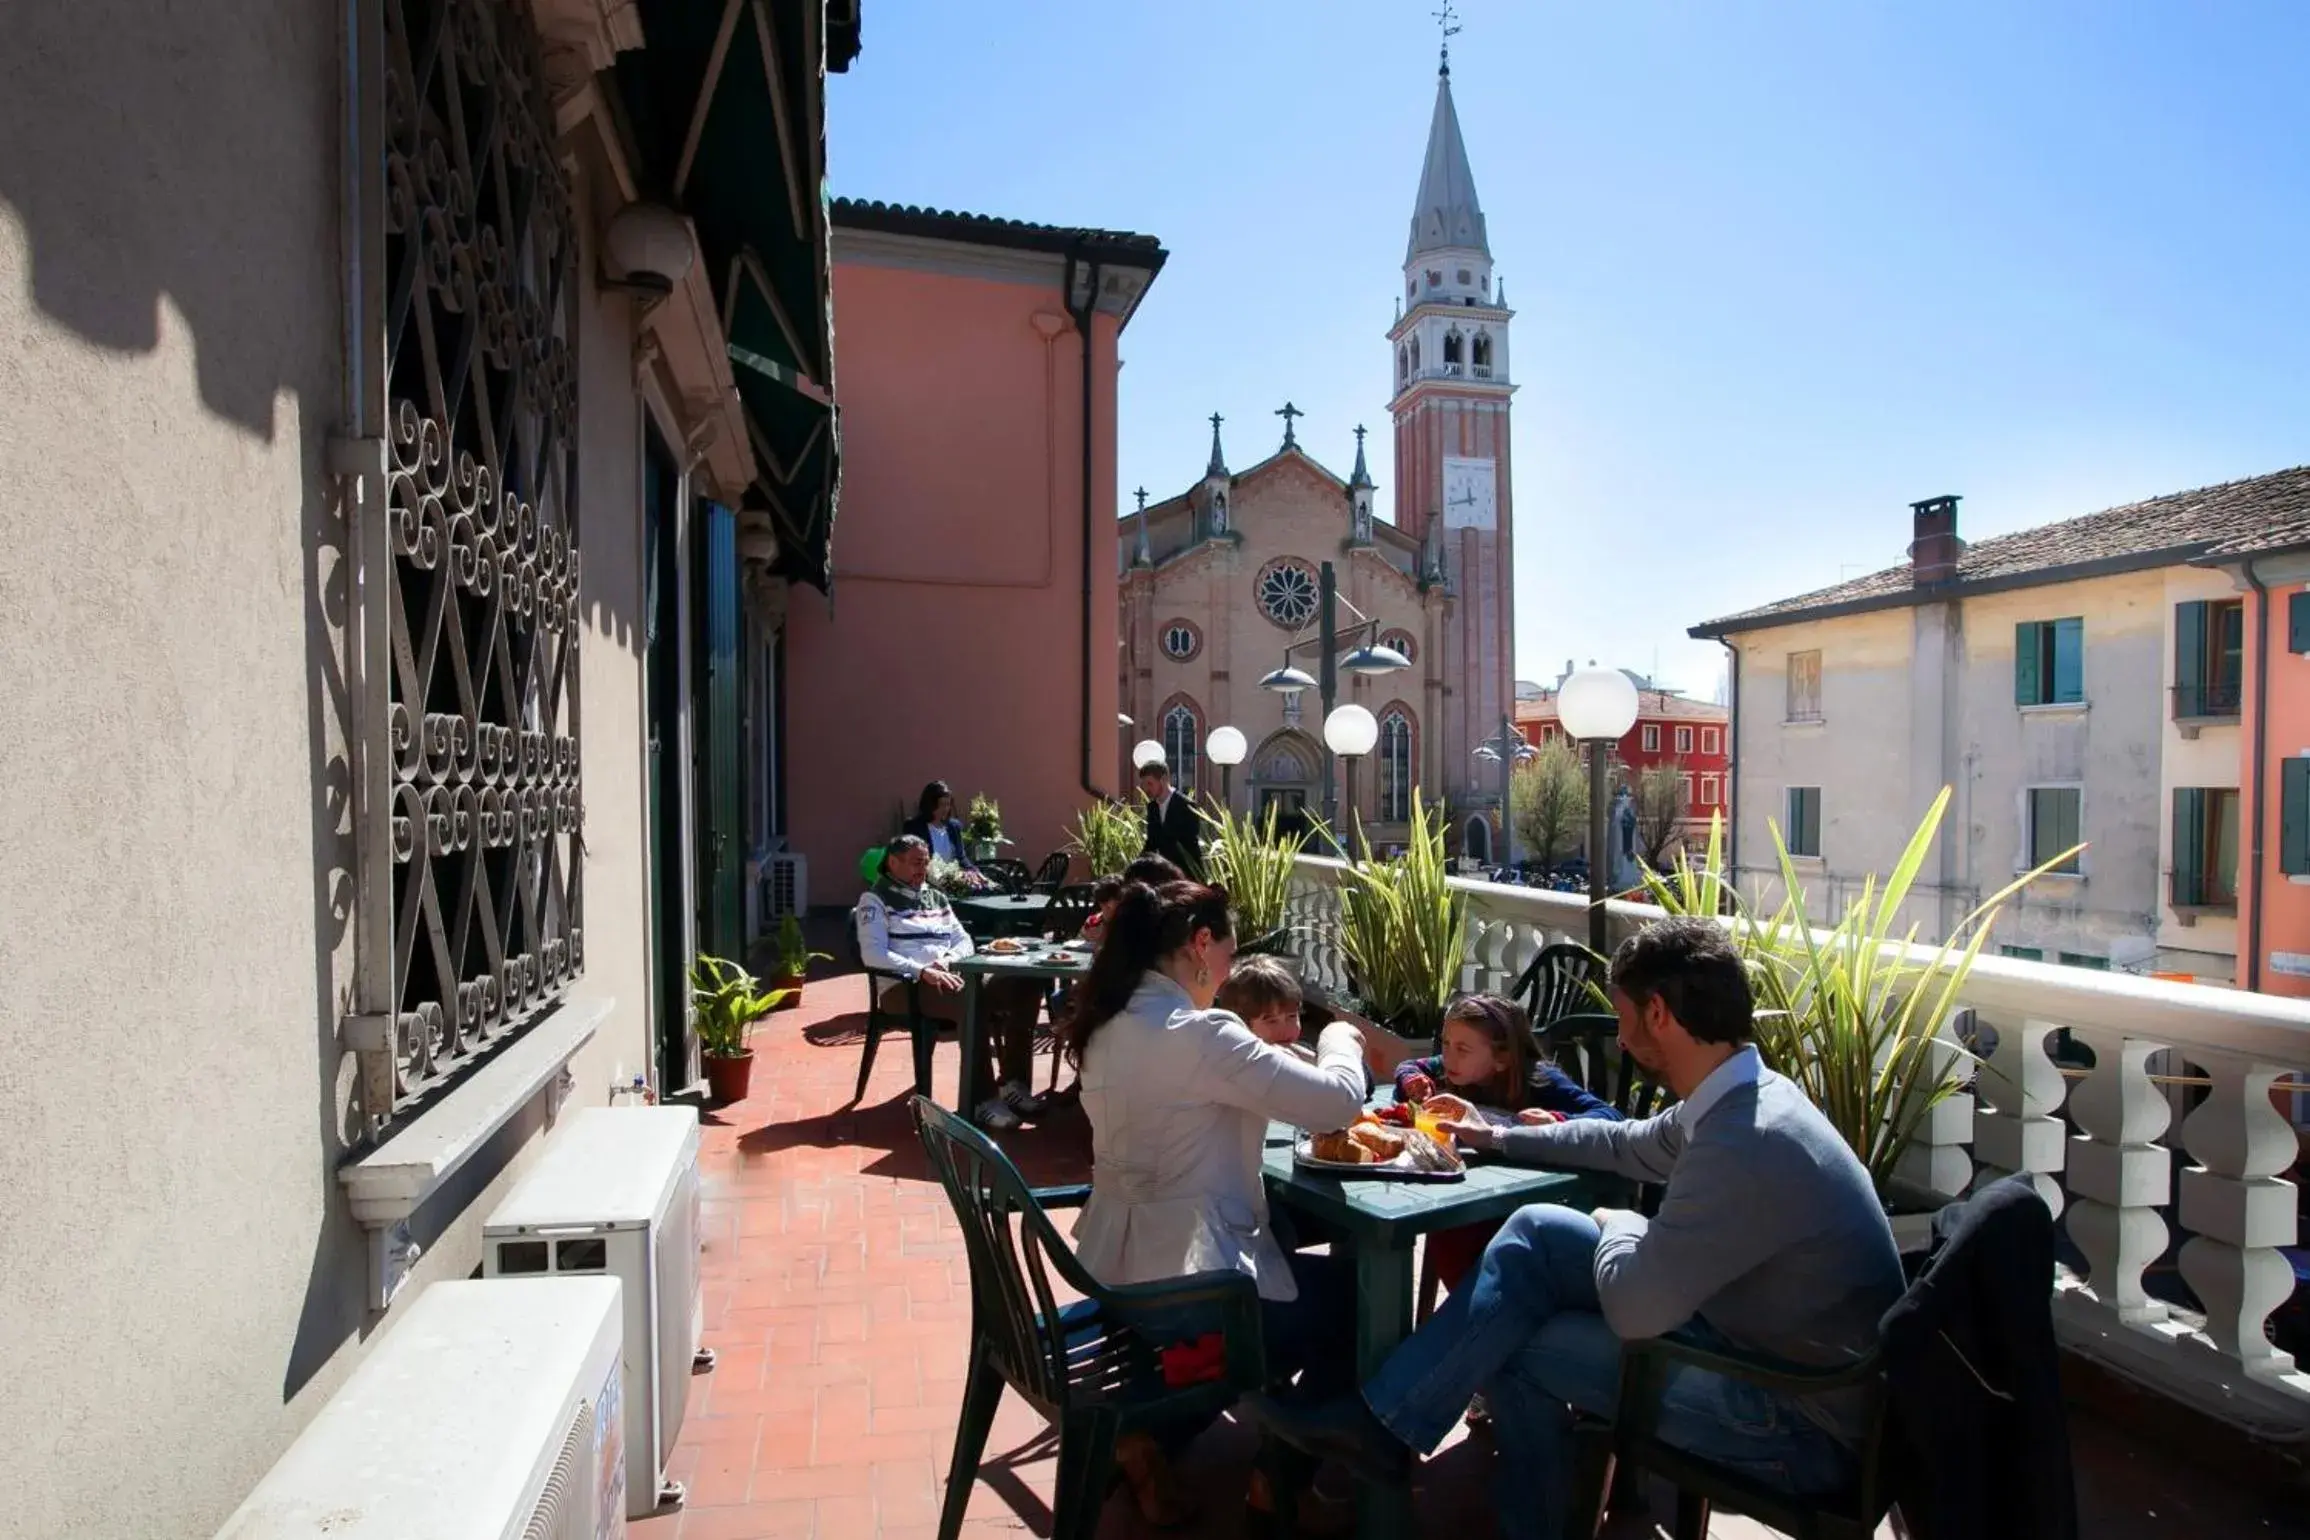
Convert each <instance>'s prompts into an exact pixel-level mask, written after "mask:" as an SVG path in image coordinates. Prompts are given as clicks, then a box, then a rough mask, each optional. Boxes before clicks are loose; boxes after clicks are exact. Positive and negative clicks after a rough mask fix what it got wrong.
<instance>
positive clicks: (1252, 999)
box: [1212, 957, 1300, 1022]
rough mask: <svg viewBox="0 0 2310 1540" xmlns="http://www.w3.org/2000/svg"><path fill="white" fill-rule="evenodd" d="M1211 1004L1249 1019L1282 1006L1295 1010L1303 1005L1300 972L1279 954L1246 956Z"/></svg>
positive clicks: (1229, 975) (1220, 988)
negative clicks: (1298, 973)
mask: <svg viewBox="0 0 2310 1540" xmlns="http://www.w3.org/2000/svg"><path fill="white" fill-rule="evenodd" d="M1212 1004H1214V1005H1216V1006H1218V1007H1219V1008H1220V1009H1221V1010H1223V1011H1233V1012H1234V1013H1235V1014H1236V1015H1237V1016H1239V1017H1241V1018H1242V1019H1243V1020H1245V1021H1247V1022H1248V1021H1256V1020H1257V1019H1258V1018H1260V1017H1262V1016H1264V1015H1266V1014H1267V1013H1268V1012H1269V1011H1272V1010H1275V1009H1276V1008H1277V1007H1279V1006H1280V1007H1282V1008H1284V1009H1287V1010H1294V1011H1296V1010H1298V1009H1299V1006H1300V990H1299V976H1298V975H1297V974H1295V973H1293V972H1292V971H1291V969H1290V967H1289V966H1287V965H1286V964H1285V963H1284V962H1283V961H1282V960H1281V959H1279V958H1274V957H1246V958H1243V959H1241V960H1240V961H1238V962H1237V963H1236V965H1235V967H1234V968H1233V969H1232V970H1231V971H1230V972H1229V973H1228V975H1227V982H1226V983H1224V984H1222V985H1220V986H1219V995H1218V997H1217V998H1216V999H1215V1000H1213V1001H1212Z"/></svg>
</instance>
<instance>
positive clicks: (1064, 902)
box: [1042, 882, 1099, 941]
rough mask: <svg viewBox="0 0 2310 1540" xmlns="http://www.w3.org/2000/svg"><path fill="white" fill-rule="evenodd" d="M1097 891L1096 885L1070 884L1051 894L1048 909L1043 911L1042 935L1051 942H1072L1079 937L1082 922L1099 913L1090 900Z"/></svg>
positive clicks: (1081, 930)
mask: <svg viewBox="0 0 2310 1540" xmlns="http://www.w3.org/2000/svg"><path fill="white" fill-rule="evenodd" d="M1097 891H1098V884H1096V883H1090V882H1070V883H1068V884H1067V885H1066V886H1065V887H1063V888H1060V889H1059V890H1058V891H1057V892H1055V893H1053V894H1052V895H1051V902H1050V905H1049V907H1047V908H1045V909H1044V910H1043V920H1042V930H1043V934H1044V935H1046V936H1048V937H1050V938H1051V939H1052V940H1053V941H1072V940H1074V939H1075V938H1076V937H1077V936H1080V935H1081V934H1082V933H1083V925H1084V922H1085V921H1087V920H1089V919H1090V918H1091V916H1092V915H1094V914H1096V913H1098V911H1099V906H1098V905H1097V904H1096V903H1094V902H1093V901H1092V898H1091V895H1092V894H1093V893H1096V892H1097Z"/></svg>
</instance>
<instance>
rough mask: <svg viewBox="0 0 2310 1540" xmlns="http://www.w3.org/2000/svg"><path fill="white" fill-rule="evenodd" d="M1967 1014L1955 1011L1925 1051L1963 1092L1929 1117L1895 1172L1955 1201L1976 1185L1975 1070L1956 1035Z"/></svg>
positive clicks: (1940, 1072) (1953, 1093)
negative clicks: (1974, 1168) (1974, 1170)
mask: <svg viewBox="0 0 2310 1540" xmlns="http://www.w3.org/2000/svg"><path fill="white" fill-rule="evenodd" d="M1966 1014H1967V1013H1966V1012H1965V1011H1963V1010H1962V1009H1960V1010H1954V1011H1951V1012H1950V1013H1949V1015H1948V1016H1947V1018H1946V1019H1944V1020H1943V1021H1942V1023H1941V1027H1940V1030H1939V1031H1937V1032H1935V1033H1934V1034H1933V1038H1934V1041H1933V1043H1932V1045H1931V1046H1930V1047H1929V1048H1928V1049H1927V1050H1926V1051H1927V1053H1928V1054H1929V1055H1930V1056H1931V1064H1932V1072H1933V1073H1934V1074H1936V1075H1944V1076H1947V1077H1949V1078H1950V1079H1952V1080H1955V1081H1957V1082H1958V1086H1959V1088H1958V1089H1957V1090H1954V1091H1951V1092H1950V1093H1949V1094H1948V1095H1947V1096H1946V1097H1944V1098H1942V1100H1941V1101H1940V1102H1938V1103H1937V1104H1936V1105H1935V1106H1934V1108H1933V1110H1932V1111H1931V1112H1928V1113H1927V1114H1926V1115H1925V1121H1924V1123H1923V1124H1921V1125H1920V1126H1919V1127H1918V1130H1917V1137H1916V1139H1915V1140H1914V1141H1912V1142H1911V1144H1910V1146H1909V1148H1908V1150H1907V1151H1906V1152H1904V1153H1903V1154H1902V1156H1901V1163H1900V1165H1899V1167H1898V1168H1897V1170H1896V1171H1895V1173H1894V1174H1895V1175H1896V1176H1898V1177H1899V1178H1900V1179H1901V1180H1902V1181H1903V1182H1906V1183H1908V1184H1909V1185H1910V1186H1912V1187H1917V1188H1921V1189H1923V1190H1924V1191H1927V1192H1936V1193H1943V1194H1946V1195H1948V1196H1951V1197H1954V1196H1956V1195H1957V1194H1959V1193H1961V1192H1963V1191H1964V1190H1965V1189H1966V1187H1967V1186H1968V1185H1969V1184H1970V1183H1971V1182H1972V1180H1973V1154H1972V1151H1971V1150H1970V1149H1969V1148H1968V1146H1970V1145H1971V1144H1972V1143H1973V1128H1974V1117H1975V1111H1976V1109H1975V1107H1974V1100H1973V1090H1972V1086H1973V1078H1974V1065H1973V1059H1972V1056H1971V1055H1970V1054H1968V1053H1966V1051H1965V1049H1964V1047H1963V1045H1962V1044H1961V1042H1960V1041H1959V1037H1958V1031H1957V1025H1958V1022H1959V1021H1960V1020H1962V1019H1963V1018H1964V1017H1965V1015H1966Z"/></svg>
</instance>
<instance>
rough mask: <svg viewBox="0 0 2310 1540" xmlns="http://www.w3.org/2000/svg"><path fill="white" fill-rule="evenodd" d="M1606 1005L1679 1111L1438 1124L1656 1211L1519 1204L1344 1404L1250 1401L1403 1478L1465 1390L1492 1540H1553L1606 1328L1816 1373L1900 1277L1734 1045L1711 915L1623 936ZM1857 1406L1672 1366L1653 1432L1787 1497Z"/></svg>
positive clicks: (1842, 1157) (1851, 1353)
mask: <svg viewBox="0 0 2310 1540" xmlns="http://www.w3.org/2000/svg"><path fill="white" fill-rule="evenodd" d="M1612 1003H1613V1009H1614V1010H1615V1012H1617V1013H1618V1015H1619V1017H1620V1041H1621V1044H1622V1046H1623V1047H1624V1048H1625V1049H1626V1050H1627V1052H1628V1053H1629V1054H1630V1055H1632V1056H1633V1057H1634V1058H1635V1060H1636V1062H1637V1063H1638V1064H1640V1065H1642V1066H1643V1067H1644V1069H1645V1071H1646V1072H1647V1073H1648V1074H1650V1075H1652V1076H1653V1077H1654V1078H1655V1079H1657V1080H1659V1081H1661V1082H1662V1083H1663V1084H1665V1085H1666V1086H1667V1087H1668V1088H1669V1090H1670V1091H1671V1092H1672V1093H1673V1094H1675V1095H1676V1096H1677V1097H1678V1098H1679V1100H1678V1101H1677V1103H1676V1105H1674V1106H1671V1107H1670V1108H1669V1109H1668V1110H1667V1111H1666V1112H1663V1113H1661V1114H1660V1115H1659V1116H1657V1117H1653V1118H1648V1119H1646V1120H1644V1121H1642V1122H1636V1123H1611V1122H1597V1121H1589V1120H1580V1121H1575V1122H1569V1123H1553V1124H1546V1125H1542V1126H1539V1127H1516V1128H1506V1129H1492V1128H1490V1127H1488V1126H1485V1125H1480V1124H1470V1125H1461V1126H1458V1127H1455V1128H1454V1130H1453V1132H1454V1133H1455V1134H1457V1135H1458V1136H1459V1137H1460V1138H1461V1139H1462V1140H1463V1141H1465V1142H1466V1143H1468V1144H1471V1145H1474V1146H1476V1147H1477V1148H1490V1149H1496V1150H1498V1151H1499V1152H1500V1153H1501V1154H1503V1155H1505V1156H1507V1157H1508V1158H1510V1159H1512V1160H1516V1161H1519V1162H1529V1163H1531V1164H1535V1165H1553V1166H1569V1167H1576V1168H1580V1169H1585V1170H1596V1171H1611V1172H1616V1173H1618V1174H1620V1175H1622V1176H1627V1177H1632V1178H1635V1179H1636V1180H1639V1181H1643V1182H1665V1183H1666V1184H1667V1190H1666V1191H1665V1193H1664V1194H1663V1196H1662V1199H1661V1204H1660V1212H1659V1215H1658V1216H1657V1217H1656V1218H1653V1219H1651V1220H1646V1219H1644V1218H1643V1217H1642V1216H1640V1215H1637V1214H1632V1213H1627V1212H1624V1211H1622V1210H1617V1209H1598V1210H1597V1211H1596V1212H1595V1213H1593V1214H1581V1213H1577V1212H1575V1211H1573V1210H1571V1209H1568V1208H1563V1207H1561V1206H1556V1205H1550V1204H1535V1205H1533V1206H1532V1207H1530V1208H1526V1209H1524V1210H1522V1211H1520V1212H1519V1213H1517V1214H1516V1215H1515V1216H1514V1217H1513V1218H1511V1219H1510V1220H1509V1221H1508V1223H1507V1224H1506V1225H1504V1226H1503V1227H1502V1228H1501V1230H1500V1233H1499V1234H1498V1235H1497V1236H1496V1237H1495V1238H1494V1239H1493V1241H1492V1243H1491V1245H1490V1246H1489V1247H1488V1248H1486V1250H1485V1253H1484V1258H1483V1261H1482V1262H1481V1263H1479V1264H1478V1266H1477V1268H1476V1271H1475V1272H1474V1273H1473V1274H1471V1275H1470V1276H1469V1277H1468V1279H1467V1280H1466V1281H1465V1282H1463V1283H1462V1285H1461V1286H1460V1287H1459V1288H1458V1289H1456V1290H1454V1291H1453V1293H1452V1295H1451V1297H1450V1299H1448V1300H1447V1301H1446V1302H1445V1304H1444V1306H1443V1308H1442V1309H1440V1310H1438V1311H1437V1312H1436V1314H1435V1315H1434V1316H1432V1317H1430V1318H1429V1320H1428V1322H1427V1324H1426V1325H1424V1326H1422V1327H1421V1328H1420V1329H1419V1330H1418V1331H1417V1332H1415V1333H1414V1334H1413V1335H1412V1337H1411V1339H1410V1340H1409V1341H1407V1342H1405V1343H1404V1345H1403V1346H1402V1347H1400V1348H1398V1349H1397V1350H1396V1351H1395V1353H1394V1354H1393V1355H1391V1356H1390V1357H1389V1359H1388V1361H1387V1362H1386V1363H1385V1364H1383V1365H1382V1366H1381V1368H1380V1372H1379V1373H1378V1374H1376V1375H1374V1376H1373V1377H1372V1378H1371V1380H1370V1381H1368V1382H1367V1383H1366V1384H1365V1385H1364V1387H1363V1392H1362V1394H1361V1396H1360V1397H1343V1398H1340V1399H1337V1400H1334V1401H1330V1402H1325V1403H1319V1404H1315V1405H1291V1404H1288V1403H1277V1402H1264V1403H1260V1404H1259V1405H1258V1406H1257V1407H1256V1408H1255V1410H1257V1411H1259V1412H1260V1413H1261V1415H1263V1416H1264V1417H1265V1419H1266V1420H1267V1421H1268V1423H1269V1425H1270V1426H1271V1427H1272V1428H1273V1429H1274V1430H1275V1431H1276V1432H1277V1433H1278V1434H1280V1435H1281V1436H1282V1437H1284V1438H1285V1439H1287V1440H1289V1441H1291V1442H1292V1443H1295V1444H1298V1445H1300V1446H1301V1447H1302V1448H1305V1449H1308V1450H1310V1451H1312V1452H1314V1453H1318V1454H1325V1455H1333V1456H1337V1457H1340V1458H1343V1459H1345V1460H1347V1461H1348V1462H1350V1463H1351V1464H1354V1465H1357V1466H1359V1467H1361V1468H1363V1469H1365V1470H1366V1471H1373V1470H1380V1471H1388V1472H1399V1473H1400V1472H1401V1471H1403V1470H1404V1469H1405V1468H1406V1467H1408V1465H1409V1463H1410V1461H1411V1457H1412V1456H1413V1455H1414V1454H1415V1453H1418V1454H1425V1453H1427V1452H1429V1451H1430V1450H1433V1449H1434V1448H1435V1447H1436V1446H1437V1445H1438V1444H1440V1443H1441V1442H1443V1439H1444V1436H1445V1434H1446V1433H1448V1432H1449V1431H1450V1430H1451V1428H1452V1425H1453V1424H1454V1423H1455V1422H1456V1421H1457V1420H1458V1419H1459V1416H1460V1413H1461V1412H1462V1410H1463V1409H1465V1408H1466V1406H1467V1405H1468V1401H1469V1398H1470V1397H1471V1396H1473V1395H1474V1394H1476V1393H1477V1392H1479V1391H1481V1392H1482V1393H1483V1394H1484V1396H1485V1398H1486V1400H1487V1401H1488V1402H1489V1404H1490V1406H1491V1409H1492V1416H1493V1421H1494V1429H1495V1435H1496V1441H1497V1444H1498V1456H1499V1464H1498V1472H1499V1475H1498V1492H1499V1497H1498V1501H1499V1518H1500V1529H1501V1533H1502V1534H1503V1535H1504V1536H1508V1537H1510V1540H1555V1537H1557V1536H1559V1535H1561V1534H1563V1533H1564V1530H1565V1523H1566V1514H1565V1511H1564V1509H1565V1505H1566V1503H1567V1502H1568V1501H1569V1500H1570V1493H1571V1475H1570V1469H1569V1455H1570V1440H1569V1439H1568V1438H1567V1437H1566V1430H1567V1427H1568V1425H1569V1418H1570V1410H1571V1409H1574V1408H1577V1409H1579V1410H1582V1411H1587V1412H1593V1413H1599V1414H1609V1413H1610V1412H1611V1411H1612V1409H1613V1406H1614V1402H1615V1398H1616V1396H1617V1394H1618V1388H1619V1367H1620V1344H1621V1342H1622V1341H1623V1340H1625V1339H1629V1338H1638V1337H1654V1336H1660V1335H1663V1334H1665V1333H1669V1332H1676V1333H1678V1334H1680V1335H1683V1336H1688V1337H1692V1338H1695V1339H1697V1340H1700V1341H1702V1342H1706V1343H1710V1344H1713V1345H1718V1346H1731V1347H1733V1348H1737V1349H1740V1350H1742V1351H1745V1352H1751V1353H1762V1354H1766V1355H1770V1356H1771V1357H1774V1358H1778V1359H1782V1360H1785V1361H1787V1362H1790V1363H1793V1364H1800V1365H1806V1366H1813V1367H1828V1366H1833V1365H1837V1364H1841V1363H1845V1362H1849V1361H1850V1360H1851V1359H1853V1358H1855V1357H1857V1356H1859V1355H1861V1354H1864V1353H1866V1352H1868V1351H1869V1349H1870V1348H1871V1347H1872V1346H1874V1345H1875V1342H1876V1337H1877V1322H1878V1319H1879V1318H1880V1317H1881V1316H1882V1315H1883V1314H1884V1312H1885V1311H1886V1309H1887V1308H1888V1307H1889V1306H1891V1305H1892V1303H1893V1301H1894V1300H1895V1299H1897V1298H1899V1296H1900V1293H1901V1288H1902V1277H1901V1260H1900V1256H1899V1254H1898V1252H1897V1251H1896V1250H1895V1249H1894V1245H1893V1235H1892V1231H1891V1229H1890V1227H1889V1226H1888V1225H1887V1224H1886V1222H1885V1214H1884V1210H1883V1208H1882V1207H1881V1206H1880V1205H1879V1203H1878V1201H1877V1196H1876V1192H1875V1189H1874V1188H1873V1187H1872V1185H1871V1184H1870V1181H1869V1175H1868V1172H1867V1171H1866V1170H1864V1169H1863V1167H1862V1165H1861V1163H1860V1162H1859V1161H1858V1160H1856V1159H1855V1158H1854V1157H1853V1153H1852V1151H1851V1150H1850V1149H1848V1148H1847V1147H1846V1145H1845V1143H1844V1141H1843V1140H1842V1139H1841V1138H1840V1137H1838V1135H1837V1132H1836V1130H1835V1129H1834V1128H1832V1127H1830V1125H1829V1123H1828V1120H1827V1119H1825V1118H1823V1117H1822V1116H1821V1114H1820V1112H1819V1111H1818V1109H1816V1108H1815V1107H1814V1106H1813V1105H1812V1103H1811V1102H1809V1101H1808V1100H1806V1098H1805V1095H1804V1093H1803V1092H1802V1091H1800V1090H1798V1089H1797V1087H1796V1086H1795V1085H1793V1084H1792V1083H1790V1082H1789V1081H1787V1080H1784V1079H1783V1078H1781V1077H1780V1076H1779V1075H1776V1074H1773V1073H1772V1072H1771V1071H1769V1070H1767V1069H1765V1068H1764V1067H1763V1065H1762V1063H1761V1062H1760V1061H1759V1059H1758V1056H1757V1051H1756V1049H1755V1047H1754V1046H1753V1045H1752V1044H1751V1043H1750V1041H1749V1037H1750V1027H1751V1017H1752V1012H1753V1005H1752V1001H1751V997H1750V993H1749V985H1748V978H1747V976H1746V974H1745V973H1744V972H1743V971H1742V967H1741V960H1740V956H1739V954H1738V952H1737V951H1735V949H1734V947H1733V944H1732V940H1731V937H1730V936H1728V935H1727V934H1726V932H1725V931H1724V930H1723V928H1722V927H1720V926H1718V925H1716V924H1714V923H1712V922H1711V921H1708V920H1705V919H1698V918H1675V919H1669V920H1664V921H1661V922H1660V923H1659V924H1656V925H1654V926H1652V927H1651V928H1650V929H1649V930H1646V931H1645V932H1644V933H1643V934H1641V935H1638V936H1633V937H1631V938H1630V939H1629V940H1628V941H1626V942H1625V943H1623V944H1622V946H1621V948H1620V950H1619V952H1618V953H1617V954H1616V955H1615V956H1614V958H1613V961H1612ZM1859 1417H1860V1409H1859V1408H1858V1407H1857V1406H1856V1405H1855V1404H1854V1402H1853V1400H1852V1399H1851V1398H1850V1393H1848V1394H1847V1396H1845V1397H1842V1398H1840V1397H1831V1396H1822V1397H1815V1398H1809V1399H1797V1398H1790V1397H1784V1396H1781V1395H1778V1394H1775V1393H1773V1392H1769V1391H1765V1390H1760V1389H1758V1388H1756V1387H1754V1386H1750V1385H1746V1384H1743V1383H1741V1382H1739V1381H1736V1380H1730V1379H1727V1378H1725V1377H1723V1376H1721V1375H1716V1374H1710V1373H1706V1372H1704V1371H1701V1370H1698V1369H1690V1368H1680V1369H1676V1370H1672V1371H1671V1372H1670V1375H1669V1378H1668V1382H1667V1389H1666V1396H1665V1406H1664V1411H1663V1415H1662V1419H1661V1424H1660V1430H1661V1436H1662V1437H1663V1438H1664V1439H1665V1440H1666V1441H1667V1442H1669V1443H1670V1444H1673V1445H1675V1446H1677V1447H1679V1448H1682V1449H1685V1450H1687V1451H1689V1452H1691V1453H1693V1454H1696V1455H1699V1456H1702V1457H1703V1458H1706V1459H1709V1460H1713V1461H1717V1462H1720V1463H1723V1464H1727V1465H1732V1466H1735V1467H1738V1468H1740V1469H1742V1470H1744V1471H1746V1472H1747V1473H1748V1474H1749V1475H1750V1476H1752V1477H1754V1478H1755V1479H1757V1480H1759V1481H1762V1482H1765V1483H1767V1484H1770V1485H1772V1486H1775V1487H1778V1488H1780V1489H1782V1490H1784V1491H1791V1492H1808V1491H1825V1490H1828V1489H1831V1488H1834V1487H1836V1486H1838V1485H1840V1484H1842V1483H1843V1482H1845V1481H1847V1480H1849V1479H1850V1478H1851V1476H1852V1474H1853V1470H1854V1462H1855V1455H1854V1452H1853V1450H1854V1446H1855V1444H1856V1442H1857V1441H1858V1439H1859V1437H1860V1435H1861V1431H1862V1429H1861V1426H1860V1421H1859Z"/></svg>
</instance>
